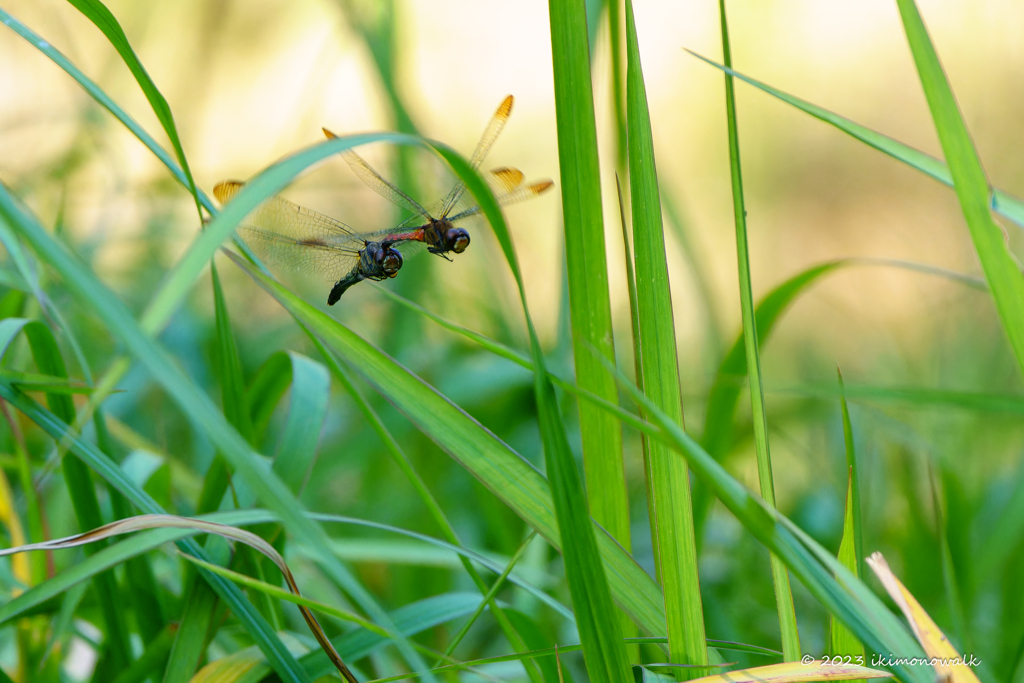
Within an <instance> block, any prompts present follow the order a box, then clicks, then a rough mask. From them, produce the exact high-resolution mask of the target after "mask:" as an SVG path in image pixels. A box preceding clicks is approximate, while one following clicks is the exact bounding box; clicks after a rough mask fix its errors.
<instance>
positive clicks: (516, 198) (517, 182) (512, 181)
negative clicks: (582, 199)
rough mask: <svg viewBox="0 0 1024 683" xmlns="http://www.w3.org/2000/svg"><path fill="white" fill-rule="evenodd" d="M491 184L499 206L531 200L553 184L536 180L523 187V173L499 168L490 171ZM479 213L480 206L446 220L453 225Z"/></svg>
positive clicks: (464, 209)
mask: <svg viewBox="0 0 1024 683" xmlns="http://www.w3.org/2000/svg"><path fill="white" fill-rule="evenodd" d="M490 177H491V180H492V184H493V185H495V186H496V188H495V189H496V191H495V199H497V200H498V204H500V205H501V206H507V205H508V204H515V203H517V202H522V201H526V200H527V199H533V198H534V197H537V196H539V195H541V194H543V193H544V192H545V191H547V190H548V188H550V187H551V186H552V185H554V183H553V182H552V181H550V180H538V181H536V182H532V183H530V184H528V185H523V172H522V171H520V170H518V169H515V168H499V169H495V170H493V171H491V174H490ZM478 213H480V206H479V205H477V206H470V207H468V208H463V209H462V210H461V211H459V212H458V213H456V214H455V215H454V216H450V217H449V218H448V220H450V221H452V222H453V223H454V222H456V221H459V220H462V219H464V218H469V217H470V216H475V215H477V214H478Z"/></svg>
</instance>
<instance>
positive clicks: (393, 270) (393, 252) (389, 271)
mask: <svg viewBox="0 0 1024 683" xmlns="http://www.w3.org/2000/svg"><path fill="white" fill-rule="evenodd" d="M380 267H381V270H383V271H384V274H385V275H387V276H388V277H394V276H396V275H398V271H399V270H400V269H401V268H402V252H400V251H398V250H397V249H392V248H390V247H389V248H388V249H387V250H386V251H385V252H384V258H383V259H381V264H380Z"/></svg>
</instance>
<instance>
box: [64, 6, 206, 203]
mask: <svg viewBox="0 0 1024 683" xmlns="http://www.w3.org/2000/svg"><path fill="white" fill-rule="evenodd" d="M68 2H70V3H71V4H72V5H73V6H74V7H75V8H77V9H78V11H79V12H81V13H82V14H84V15H85V16H86V17H88V19H89V21H91V22H92V23H93V24H95V25H96V28H98V29H99V30H100V31H102V32H103V35H105V36H106V37H107V40H109V41H110V44H111V45H113V46H114V49H115V50H117V53H118V54H119V55H121V59H123V60H124V63H125V65H126V66H127V67H128V69H129V71H131V72H132V76H134V77H135V80H136V81H137V82H138V84H139V87H140V88H142V92H143V93H144V94H145V95H146V99H147V100H149V104H150V106H151V107H153V113H154V114H156V117H157V119H159V121H160V125H162V126H163V128H164V132H165V133H167V137H168V139H170V141H171V145H172V146H173V147H174V152H175V154H176V155H177V157H178V163H179V164H181V168H182V170H183V171H184V173H185V179H186V180H187V181H188V184H187V188H188V190H189V192H191V193H192V196H193V198H195V202H196V211H197V212H198V213H199V220H200V221H202V219H203V212H202V209H201V208H200V203H199V193H198V191H197V190H196V182H195V180H194V179H193V178H192V171H191V170H190V169H189V167H188V160H187V159H186V158H185V150H184V149H183V148H182V146H181V140H180V139H179V138H178V129H177V127H176V126H175V125H174V115H173V114H172V113H171V107H170V105H169V104H167V100H166V99H164V96H163V95H162V94H161V93H160V90H159V89H157V87H156V83H154V82H153V79H152V78H150V76H149V74H148V73H146V69H145V67H143V66H142V62H140V61H139V58H138V56H137V55H136V54H135V50H133V49H132V46H131V44H130V43H129V42H128V37H127V36H126V35H125V34H124V31H123V30H122V29H121V25H120V24H119V23H117V19H116V18H115V17H114V15H113V14H112V13H111V12H110V10H109V9H107V8H106V6H105V5H104V4H103V3H102V2H100V0H68Z"/></svg>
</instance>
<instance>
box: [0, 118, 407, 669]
mask: <svg viewBox="0 0 1024 683" xmlns="http://www.w3.org/2000/svg"><path fill="white" fill-rule="evenodd" d="M359 137H362V138H373V139H377V138H379V137H380V136H377V135H370V136H359ZM352 144H354V142H353V138H347V139H343V140H342V141H341V142H338V141H337V140H330V141H327V142H326V143H320V144H319V145H317V146H316V147H314V148H312V149H309V150H305V151H304V152H300V153H299V154H297V155H294V156H293V157H290V158H288V159H285V160H284V161H282V162H279V163H278V164H276V165H274V166H272V167H270V169H268V170H267V171H264V172H263V173H261V174H260V175H259V176H257V177H256V179H254V180H253V182H252V183H249V184H247V185H246V187H245V189H243V190H242V191H241V192H240V193H239V194H238V196H237V197H236V198H235V199H234V200H233V201H232V202H231V203H230V204H229V205H228V207H227V208H225V210H224V211H223V212H222V213H221V214H220V215H218V216H217V218H215V219H214V220H213V221H211V223H210V224H209V225H208V226H207V229H206V230H204V231H203V234H202V235H201V236H200V237H199V238H198V239H197V240H196V241H195V242H194V243H193V246H192V248H191V249H190V250H189V252H188V254H187V255H186V256H185V257H184V258H183V259H182V260H181V261H179V264H178V268H176V270H175V275H172V277H171V278H170V279H169V280H168V281H167V283H166V284H165V287H164V288H163V289H162V290H161V293H162V294H163V297H161V296H160V295H158V296H157V299H156V300H154V304H155V307H154V306H151V307H150V309H149V314H148V315H147V316H144V319H143V321H142V322H141V323H138V322H136V321H135V319H134V318H133V317H132V316H131V314H130V312H129V311H128V310H127V308H126V307H125V306H124V304H123V303H122V302H121V301H120V300H119V299H118V298H117V297H116V296H114V295H113V294H112V293H111V292H110V291H109V290H108V289H107V288H106V287H105V286H103V285H102V284H101V283H100V282H99V281H98V280H97V279H96V277H95V275H93V274H92V273H91V272H89V271H88V269H86V268H85V267H84V266H83V265H82V264H81V263H80V262H78V261H77V260H76V259H74V258H73V257H71V256H70V255H69V254H68V253H67V252H66V251H65V250H64V249H63V248H62V247H61V246H60V245H59V244H57V243H56V242H54V241H53V239H52V238H51V237H50V236H49V235H48V234H47V233H46V232H45V231H44V230H43V229H42V227H41V226H40V225H39V224H38V222H37V221H36V220H35V219H34V218H33V217H32V216H30V215H29V214H28V213H26V212H25V211H23V210H22V209H21V207H19V206H18V205H17V204H16V203H15V202H14V201H13V199H12V198H11V196H10V194H8V193H7V192H6V190H5V189H4V188H2V187H0V217H3V218H4V219H5V220H7V222H8V223H9V224H11V225H12V226H14V228H15V229H16V230H17V231H18V232H19V233H20V234H22V235H23V236H24V237H25V239H26V240H27V241H28V242H29V243H30V244H31V245H32V246H33V248H34V249H35V250H36V253H37V255H39V256H40V257H41V258H42V259H43V260H45V261H46V262H48V263H49V264H50V265H51V266H52V267H53V268H54V269H55V270H56V271H57V272H58V273H60V274H61V276H62V277H63V278H64V280H65V282H67V283H68V285H69V288H70V289H72V290H73V291H74V292H75V293H76V294H77V295H78V297H79V298H80V299H82V300H84V301H85V303H86V304H87V305H88V307H89V308H90V310H92V311H93V312H94V313H95V314H96V315H97V316H98V317H99V318H100V320H102V321H103V322H104V323H105V324H106V326H107V328H108V329H109V330H110V331H111V333H112V334H113V335H114V336H115V337H116V338H117V339H119V340H120V341H121V342H122V343H123V344H124V345H125V347H126V348H127V349H128V350H129V351H130V352H131V353H132V355H134V356H135V357H136V358H137V359H138V360H139V361H141V363H142V365H143V366H144V367H146V368H147V369H148V370H149V372H150V373H151V374H152V376H153V378H154V379H155V380H156V381H157V382H158V383H159V384H161V385H162V386H163V387H164V389H165V390H166V391H167V392H168V394H169V395H170V396H171V397H172V398H173V399H174V400H175V401H176V402H177V403H178V405H179V406H181V408H182V411H183V412H184V414H186V415H188V416H189V417H190V419H192V420H193V421H194V423H195V424H196V425H197V427H198V428H200V429H202V430H203V431H205V432H206V434H207V436H208V437H209V438H210V440H211V442H212V443H213V444H214V445H215V446H216V447H217V448H218V449H219V450H220V451H221V453H222V454H223V455H224V457H225V459H226V460H227V461H228V462H229V463H230V464H231V465H232V467H234V469H235V471H236V472H237V473H238V474H239V475H240V476H242V477H243V478H244V479H245V481H246V483H247V484H248V485H249V487H250V488H251V490H252V491H253V492H254V493H255V494H256V496H257V498H258V499H259V500H260V501H263V502H265V503H266V505H267V507H269V508H271V509H274V510H275V511H277V512H278V513H279V514H280V515H281V519H282V521H283V523H284V525H285V527H286V528H287V529H288V531H289V532H291V533H292V534H293V535H294V536H295V538H296V540H297V541H298V542H300V543H302V544H304V545H306V546H308V547H310V548H312V549H313V551H314V552H315V553H316V552H320V551H319V550H318V549H320V548H323V547H324V546H326V543H327V538H326V535H325V534H324V533H323V530H322V529H320V528H319V527H318V526H316V525H315V524H313V523H311V522H310V521H309V520H308V519H306V518H305V517H304V515H303V513H302V508H301V506H300V505H299V503H298V501H297V500H296V499H295V497H294V495H293V494H292V493H291V492H290V491H289V490H288V488H287V487H286V486H285V485H284V483H283V482H281V480H280V479H279V478H278V477H277V476H276V475H274V473H273V472H272V471H271V470H270V469H269V468H267V467H266V466H265V464H264V462H263V461H262V460H261V459H260V457H259V456H258V455H257V454H256V453H254V452H253V451H252V449H251V447H250V446H249V444H247V443H246V442H245V440H244V439H243V438H242V437H241V436H240V435H239V434H238V432H237V431H236V430H234V429H233V428H232V427H231V426H230V425H229V424H228V423H227V421H226V420H224V418H223V416H222V415H221V414H220V412H219V411H218V410H217V409H216V407H215V406H214V405H213V404H212V402H211V401H210V399H209V397H208V396H206V395H205V394H204V393H203V392H201V391H200V390H199V388H198V387H196V386H195V385H194V384H193V383H192V382H190V381H189V380H188V379H187V378H186V377H185V376H184V374H183V373H182V371H181V370H180V369H179V368H178V367H177V366H176V365H175V363H174V362H173V361H172V360H171V358H170V357H169V355H168V354H167V353H166V351H164V350H163V348H162V347H161V346H160V345H159V344H158V343H157V342H155V341H154V340H153V339H152V338H151V337H150V336H149V334H147V332H146V329H147V328H159V327H160V326H162V323H163V322H164V321H165V320H166V318H165V317H163V316H169V315H170V313H171V311H172V310H173V307H174V306H176V304H177V303H179V302H180V300H181V298H182V297H184V295H185V293H186V291H185V290H184V289H183V288H184V287H186V286H191V283H192V282H193V281H194V276H196V275H198V272H199V270H200V269H201V268H202V265H203V264H204V263H205V261H206V258H205V257H204V256H203V248H204V247H205V248H210V249H213V248H216V246H217V245H219V244H220V242H221V241H223V239H224V238H225V237H226V236H227V234H229V232H230V230H232V229H234V226H235V224H237V222H239V221H240V220H241V219H242V218H243V217H244V216H245V214H246V213H248V211H251V210H252V209H253V208H255V205H256V204H258V203H259V199H257V197H258V196H259V195H257V192H260V191H267V190H268V189H269V191H270V192H271V193H273V192H276V191H277V190H278V189H280V187H279V186H278V185H280V186H283V185H284V183H285V182H287V180H288V179H290V178H291V177H292V176H293V175H294V174H296V173H298V172H299V171H300V170H301V169H302V168H305V165H309V164H311V163H313V162H314V161H316V160H318V159H319V158H322V156H323V155H325V154H326V152H330V151H339V150H340V149H346V148H347V147H348V146H351V145H352ZM318 155H320V156H318ZM303 164H305V165H303ZM288 173H291V174H292V175H288ZM236 205H237V208H236ZM229 221H234V223H230V222H229ZM213 239H216V242H213V241H212V240H213ZM155 331H156V330H155V329H151V330H150V332H151V333H152V332H155ZM108 377H109V375H108ZM318 560H319V561H320V562H321V563H322V564H321V566H322V567H323V569H324V570H325V571H326V572H327V574H328V575H329V576H330V577H331V578H332V579H333V580H335V581H337V582H338V583H339V584H340V585H341V586H342V587H343V588H344V589H345V590H346V591H347V592H348V593H349V594H350V595H352V597H353V598H354V599H355V600H356V602H357V603H358V604H359V605H360V607H361V608H363V609H364V610H366V611H367V613H368V614H369V615H370V616H371V617H373V618H374V619H378V620H379V619H386V618H387V614H386V613H385V612H384V611H383V610H382V609H381V608H380V607H379V606H378V605H377V604H376V602H375V601H374V600H373V598H372V596H371V595H370V594H369V593H368V592H367V591H366V590H365V589H364V588H363V587H362V586H361V585H359V584H358V583H357V582H356V581H355V579H354V577H352V576H351V574H350V573H349V572H348V570H347V569H345V567H344V566H343V565H342V564H341V563H340V562H339V561H338V560H337V559H336V558H334V557H332V556H329V555H328V554H326V553H322V552H320V554H319V556H318ZM382 625H383V626H384V627H385V628H387V627H388V624H387V623H382ZM398 647H399V649H400V651H402V653H403V655H404V656H406V657H407V658H409V661H410V664H411V665H412V666H413V667H414V668H417V669H424V668H425V667H426V665H425V663H424V662H423V661H422V659H421V658H420V657H419V656H418V655H417V654H416V653H415V652H414V651H413V650H412V648H411V647H409V646H408V644H403V643H399V644H398Z"/></svg>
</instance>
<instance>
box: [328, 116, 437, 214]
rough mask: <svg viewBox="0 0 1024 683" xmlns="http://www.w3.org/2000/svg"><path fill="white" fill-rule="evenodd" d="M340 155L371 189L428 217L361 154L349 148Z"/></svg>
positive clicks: (423, 210)
mask: <svg viewBox="0 0 1024 683" xmlns="http://www.w3.org/2000/svg"><path fill="white" fill-rule="evenodd" d="M322 130H323V132H324V135H326V136H327V137H329V138H336V137H338V136H337V135H335V134H334V133H332V132H331V131H329V130H327V129H326V128H323V129H322ZM341 156H342V157H343V158H344V159H345V161H347V162H348V165H349V166H351V167H352V170H353V171H354V172H355V174H356V175H357V176H359V179H360V180H362V181H363V182H364V183H366V185H367V186H368V187H369V188H370V189H371V190H373V191H374V192H376V193H377V194H379V195H380V196H381V197H384V198H385V199H387V200H388V201H390V202H391V203H393V204H397V205H398V206H400V207H402V208H403V209H408V210H410V211H413V212H415V213H418V214H420V215H421V216H423V217H424V218H427V217H428V215H427V210H426V209H424V208H423V207H422V206H420V205H419V203H418V202H417V201H416V200H415V199H413V198H412V197H410V196H409V195H407V194H406V193H404V192H402V191H401V190H399V189H398V188H397V187H395V186H394V185H392V184H391V183H390V182H388V181H387V180H385V179H384V177H383V176H381V174H380V173H377V171H375V170H373V168H372V167H371V166H370V165H369V164H368V163H366V162H365V161H364V160H363V158H362V157H361V156H359V155H358V154H356V153H355V152H353V151H352V150H350V149H347V150H345V151H344V152H342V153H341Z"/></svg>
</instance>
